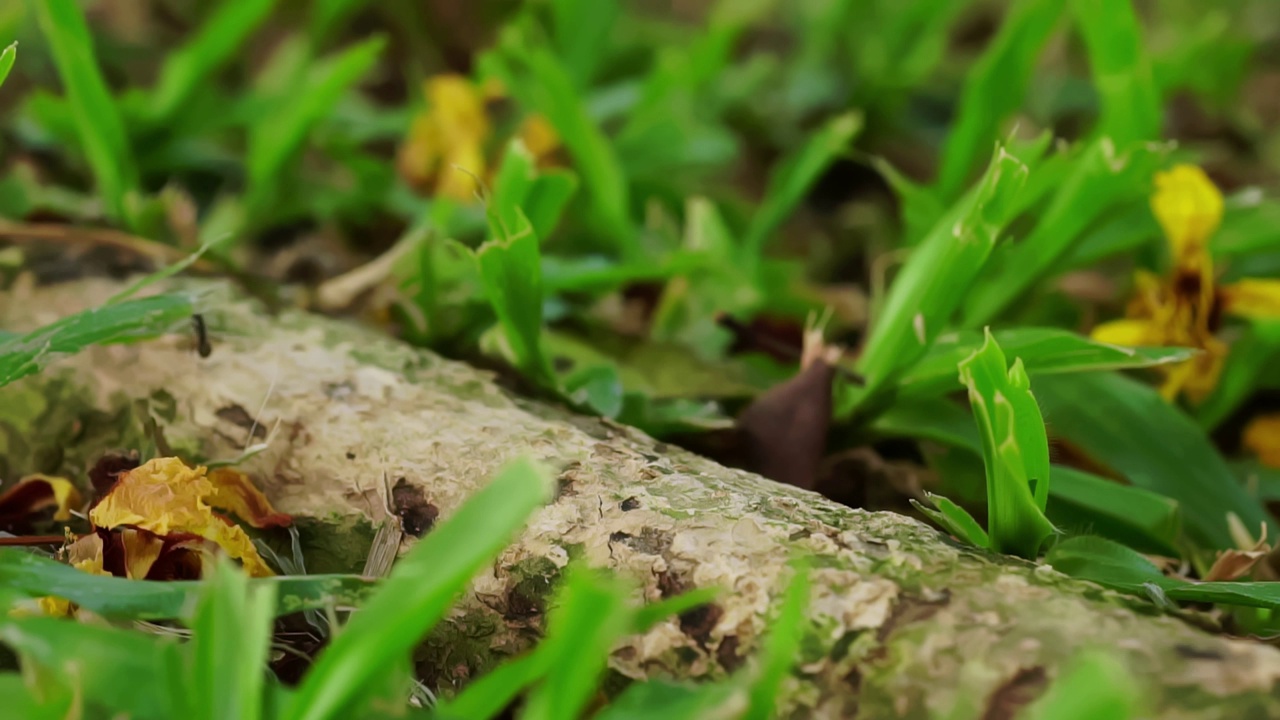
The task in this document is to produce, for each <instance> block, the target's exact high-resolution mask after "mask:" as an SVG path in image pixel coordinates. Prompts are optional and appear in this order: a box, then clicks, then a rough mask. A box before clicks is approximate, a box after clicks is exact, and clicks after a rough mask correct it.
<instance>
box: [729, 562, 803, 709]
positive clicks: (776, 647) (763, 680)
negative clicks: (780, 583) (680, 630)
mask: <svg viewBox="0 0 1280 720" xmlns="http://www.w3.org/2000/svg"><path fill="white" fill-rule="evenodd" d="M792 566H793V567H794V568H795V575H794V576H793V577H792V578H791V581H790V582H789V583H788V584H787V590H786V592H785V593H784V594H783V596H782V604H781V606H780V607H779V608H778V617H777V618H775V619H774V620H773V622H771V623H770V624H769V634H768V636H766V637H765V639H764V646H763V647H762V648H761V650H760V655H759V658H760V659H759V662H760V666H759V668H758V670H757V671H756V674H755V678H754V682H752V683H751V687H750V689H749V690H748V693H749V694H748V707H747V710H746V712H745V713H743V715H742V719H743V720H768V718H772V717H775V716H776V714H777V712H778V691H779V690H780V689H781V687H782V681H783V679H784V678H786V676H787V674H788V673H790V672H791V668H792V667H794V666H795V664H796V662H797V659H798V657H799V655H800V647H801V643H802V641H803V640H804V635H805V630H806V628H805V619H806V618H807V616H808V609H809V593H810V580H809V565H808V563H807V562H804V561H795V562H793V563H792Z"/></svg>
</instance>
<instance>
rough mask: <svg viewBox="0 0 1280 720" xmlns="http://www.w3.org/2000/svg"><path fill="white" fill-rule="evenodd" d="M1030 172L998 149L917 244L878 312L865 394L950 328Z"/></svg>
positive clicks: (865, 368)
mask: <svg viewBox="0 0 1280 720" xmlns="http://www.w3.org/2000/svg"><path fill="white" fill-rule="evenodd" d="M1025 177H1026V168H1025V166H1023V165H1022V163H1020V162H1019V161H1018V159H1017V158H1015V157H1013V156H1011V155H1009V154H1008V153H1006V152H1005V151H1004V150H1002V149H1001V150H998V151H997V152H996V154H995V156H994V157H993V158H992V161H991V165H990V167H988V168H987V172H986V174H985V175H984V176H983V178H982V180H981V182H979V184H978V185H977V186H976V187H975V188H974V189H973V190H972V191H971V192H970V193H969V194H968V195H966V196H965V197H964V198H962V199H961V200H959V201H958V202H956V203H955V205H954V206H953V207H952V208H951V210H950V211H948V212H947V214H946V215H945V216H944V217H943V218H942V219H941V220H939V222H938V223H937V224H936V225H935V226H934V228H933V230H931V231H930V232H929V234H928V236H927V237H925V238H924V240H922V241H921V242H920V244H919V245H918V246H916V247H915V248H914V249H913V251H912V254H911V257H910V258H909V259H908V260H907V263H906V266H905V267H903V269H902V271H901V272H900V273H898V276H897V277H896V278H895V279H894V281H893V285H892V286H891V287H890V289H889V294H888V297H887V298H886V300H885V306H884V309H883V310H882V311H881V312H880V314H879V316H878V317H876V318H875V320H874V323H873V325H872V328H871V336H870V337H869V338H868V340H867V343H866V346H865V348H866V349H865V350H864V351H863V354H862V357H861V358H860V360H859V369H860V370H861V371H862V374H863V375H864V376H866V378H867V387H866V389H865V390H864V392H863V395H864V396H871V395H873V394H874V392H875V391H876V390H879V389H881V388H884V387H887V386H888V385H889V384H890V383H891V382H892V381H893V380H894V379H895V378H896V376H898V375H899V374H900V373H902V372H903V371H905V370H906V369H908V368H910V366H912V365H914V364H915V363H916V362H917V361H918V360H919V359H920V358H921V357H923V356H924V354H925V352H926V351H927V350H928V349H929V347H930V346H931V345H932V344H933V339H934V338H936V337H937V336H938V335H939V334H941V332H942V331H943V330H944V329H945V328H946V327H947V324H948V322H949V321H950V319H951V316H952V315H953V314H954V313H955V310H956V308H957V306H958V305H959V303H960V301H961V299H962V298H963V297H964V294H965V293H966V292H967V291H968V289H969V287H970V285H971V284H972V283H973V281H974V280H975V279H977V277H978V275H979V274H980V273H981V271H982V268H983V266H984V265H985V264H986V261H987V257H988V256H989V255H990V254H991V250H992V248H994V247H995V244H996V241H997V239H998V238H999V235H1000V231H1001V229H1002V228H1003V225H1004V223H1005V222H1007V221H1008V219H1009V218H1008V217H1007V213H1006V211H1007V208H1008V206H1009V203H1010V202H1011V200H1012V199H1013V197H1014V196H1015V195H1016V194H1017V192H1018V189H1019V188H1020V187H1021V185H1022V181H1023V180H1024V179H1025Z"/></svg>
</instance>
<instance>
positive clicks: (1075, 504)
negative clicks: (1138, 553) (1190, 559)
mask: <svg viewBox="0 0 1280 720" xmlns="http://www.w3.org/2000/svg"><path fill="white" fill-rule="evenodd" d="M1049 497H1050V500H1051V502H1050V503H1049V507H1048V508H1047V512H1048V515H1049V519H1050V520H1052V521H1053V523H1054V524H1055V525H1057V526H1059V527H1062V528H1064V529H1067V530H1076V531H1083V532H1088V533H1090V534H1096V535H1101V536H1103V537H1105V538H1107V539H1110V540H1115V541H1116V542H1123V543H1125V544H1126V545H1128V546H1129V547H1132V548H1135V549H1138V550H1142V551H1143V552H1149V553H1152V554H1158V555H1167V556H1170V557H1176V556H1178V554H1179V549H1178V548H1179V545H1180V542H1179V541H1180V539H1181V534H1182V515H1181V512H1180V511H1179V508H1178V502H1177V501H1176V500H1173V499H1171V498H1167V497H1165V496H1164V495H1160V494H1159V493H1154V492H1151V491H1150V490H1144V489H1143V488H1139V487H1133V486H1131V485H1122V484H1120V483H1118V482H1115V481H1113V480H1108V479H1106V478H1102V477H1098V476H1097V475H1093V474H1091V473H1087V472H1083V471H1081V470H1076V469H1075V468H1070V467H1064V466H1060V465H1055V466H1054V467H1053V485H1052V486H1051V487H1050V488H1049Z"/></svg>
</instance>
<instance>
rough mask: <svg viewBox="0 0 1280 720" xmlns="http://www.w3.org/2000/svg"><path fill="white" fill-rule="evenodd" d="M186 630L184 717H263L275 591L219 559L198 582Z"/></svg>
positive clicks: (215, 719)
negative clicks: (197, 597) (188, 635)
mask: <svg viewBox="0 0 1280 720" xmlns="http://www.w3.org/2000/svg"><path fill="white" fill-rule="evenodd" d="M202 585H203V587H202V588H201V593H200V601H199V603H198V604H197V606H196V611H195V616H194V617H193V618H192V620H191V622H190V623H189V626H190V628H191V630H192V636H191V642H190V643H188V644H187V646H186V647H185V650H186V652H187V653H188V654H189V655H190V657H191V658H192V662H191V663H190V664H185V663H184V665H183V668H184V669H185V670H186V672H188V673H190V675H189V676H188V677H187V678H186V681H187V682H186V684H185V687H186V688H188V691H189V692H188V693H186V694H184V695H183V698H182V699H183V701H184V703H185V704H186V712H185V713H183V717H185V718H192V719H193V720H199V719H200V718H205V719H207V720H222V718H239V719H240V720H258V719H259V718H261V717H262V709H263V700H264V695H265V690H266V687H265V686H266V683H265V679H266V675H265V674H264V673H263V672H262V668H263V666H264V665H266V663H267V654H268V651H269V649H270V646H271V633H272V626H273V624H274V622H273V621H274V620H275V609H276V599H275V590H276V586H275V585H273V584H269V583H256V584H251V583H250V580H249V576H248V575H246V574H245V573H244V571H243V570H241V569H240V568H239V567H238V566H236V565H234V564H232V563H231V562H230V561H229V560H227V559H225V558H222V559H220V561H219V562H218V563H217V564H216V565H215V566H214V569H213V572H212V573H211V574H210V576H209V577H206V578H205V580H204V582H203V583H202Z"/></svg>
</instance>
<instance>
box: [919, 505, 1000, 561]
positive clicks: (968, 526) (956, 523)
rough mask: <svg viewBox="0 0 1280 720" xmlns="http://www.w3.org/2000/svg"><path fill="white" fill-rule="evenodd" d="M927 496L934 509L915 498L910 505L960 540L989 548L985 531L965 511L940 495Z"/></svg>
mask: <svg viewBox="0 0 1280 720" xmlns="http://www.w3.org/2000/svg"><path fill="white" fill-rule="evenodd" d="M928 496H929V501H930V502H932V503H933V505H934V507H929V506H927V505H925V504H924V503H922V502H920V501H918V500H916V499H915V498H912V499H911V505H912V506H914V507H915V509H917V510H919V511H920V512H922V513H924V514H925V515H927V516H928V517H929V518H930V519H931V520H933V521H934V522H935V523H937V524H938V525H939V526H941V527H942V528H943V529H945V530H946V531H947V532H949V533H951V534H952V535H954V536H956V537H957V538H959V539H960V540H962V541H964V542H967V543H969V544H970V545H973V546H975V547H980V548H990V547H991V538H990V537H989V536H988V535H987V531H986V530H983V529H982V526H981V525H979V524H978V521H977V520H974V519H973V516H972V515H970V514H969V512H968V511H967V510H965V509H964V508H962V507H960V506H959V505H957V504H955V503H953V502H951V501H950V500H948V499H946V498H945V497H943V496H941V495H935V494H933V493H929V494H928ZM935 508H936V509H935Z"/></svg>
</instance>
